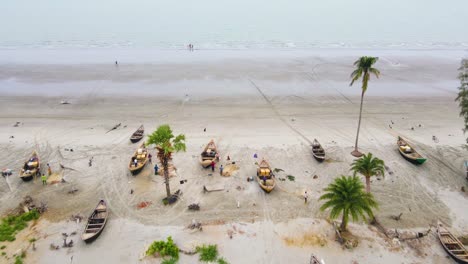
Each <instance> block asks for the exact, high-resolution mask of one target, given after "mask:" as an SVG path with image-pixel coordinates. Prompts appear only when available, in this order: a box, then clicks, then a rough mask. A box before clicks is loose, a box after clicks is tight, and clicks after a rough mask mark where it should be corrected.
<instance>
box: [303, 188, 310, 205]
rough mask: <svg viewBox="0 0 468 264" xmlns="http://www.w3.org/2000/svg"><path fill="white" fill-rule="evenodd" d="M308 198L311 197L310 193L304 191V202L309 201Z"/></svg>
mask: <svg viewBox="0 0 468 264" xmlns="http://www.w3.org/2000/svg"><path fill="white" fill-rule="evenodd" d="M307 198H309V195H308V194H307V191H305V192H304V203H305V204H306V203H307Z"/></svg>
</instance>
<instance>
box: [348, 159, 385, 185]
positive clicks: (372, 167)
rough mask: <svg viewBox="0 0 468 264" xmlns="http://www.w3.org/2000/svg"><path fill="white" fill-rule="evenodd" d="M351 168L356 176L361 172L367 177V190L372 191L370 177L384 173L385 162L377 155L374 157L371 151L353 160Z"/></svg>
mask: <svg viewBox="0 0 468 264" xmlns="http://www.w3.org/2000/svg"><path fill="white" fill-rule="evenodd" d="M351 170H352V171H353V172H354V176H356V175H357V174H358V173H360V174H362V175H363V176H364V177H366V192H370V178H371V177H372V176H376V175H379V174H380V175H384V173H385V163H384V161H383V160H381V159H379V158H377V157H375V158H373V157H372V153H369V154H367V155H364V156H362V157H360V158H359V159H357V160H355V161H353V163H352V164H351Z"/></svg>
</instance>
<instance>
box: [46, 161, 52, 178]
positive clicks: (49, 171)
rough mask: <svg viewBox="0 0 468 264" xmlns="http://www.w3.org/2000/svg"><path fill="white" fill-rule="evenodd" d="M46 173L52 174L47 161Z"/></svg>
mask: <svg viewBox="0 0 468 264" xmlns="http://www.w3.org/2000/svg"><path fill="white" fill-rule="evenodd" d="M47 174H48V175H49V176H50V175H52V169H51V168H50V164H49V163H47Z"/></svg>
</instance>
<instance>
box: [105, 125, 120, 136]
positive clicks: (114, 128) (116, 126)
mask: <svg viewBox="0 0 468 264" xmlns="http://www.w3.org/2000/svg"><path fill="white" fill-rule="evenodd" d="M121 125H122V124H121V123H118V124H117V125H115V126H114V127H113V128H111V129H109V130H108V131H107V132H106V134H107V133H109V132H111V131H112V130H116V129H117V128H119V127H120V126H121Z"/></svg>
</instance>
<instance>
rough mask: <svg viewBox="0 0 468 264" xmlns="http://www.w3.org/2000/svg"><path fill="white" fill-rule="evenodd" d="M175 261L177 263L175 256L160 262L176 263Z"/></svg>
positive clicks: (164, 263) (165, 263)
mask: <svg viewBox="0 0 468 264" xmlns="http://www.w3.org/2000/svg"><path fill="white" fill-rule="evenodd" d="M176 263H177V259H175V258H170V259H165V260H163V261H162V262H161V264H176Z"/></svg>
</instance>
